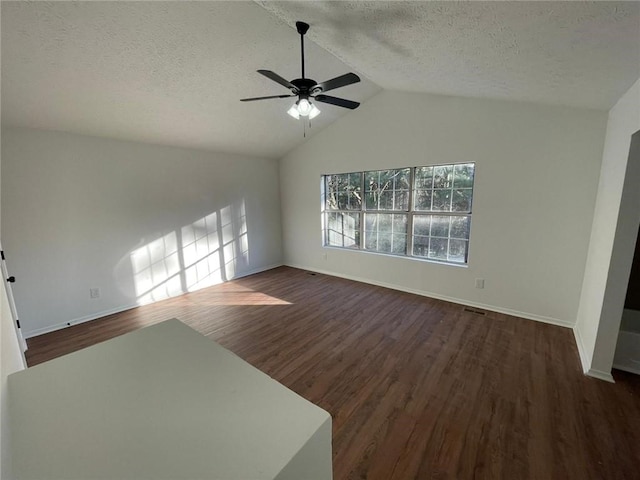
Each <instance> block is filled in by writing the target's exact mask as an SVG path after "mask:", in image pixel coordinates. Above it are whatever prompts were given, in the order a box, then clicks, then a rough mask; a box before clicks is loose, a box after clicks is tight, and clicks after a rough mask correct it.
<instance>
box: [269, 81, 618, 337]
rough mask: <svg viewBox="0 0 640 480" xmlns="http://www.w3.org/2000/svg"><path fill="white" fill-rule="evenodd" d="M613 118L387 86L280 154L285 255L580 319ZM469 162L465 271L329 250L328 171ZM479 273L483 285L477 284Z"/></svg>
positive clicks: (456, 296)
mask: <svg viewBox="0 0 640 480" xmlns="http://www.w3.org/2000/svg"><path fill="white" fill-rule="evenodd" d="M325 108H331V107H329V106H326V107H325ZM606 118H607V117H606V112H600V111H593V110H584V109H574V108H563V107H552V106H543V105H535V104H527V103H515V102H505V101H493V100H479V99H466V98H455V97H444V96H434V95H424V94H413V93H400V92H391V91H384V92H382V93H380V94H379V95H377V96H376V97H374V98H372V99H370V100H369V101H367V102H366V103H365V104H364V105H362V106H361V107H360V108H359V109H358V110H355V111H354V112H352V113H351V114H349V115H347V116H345V117H344V118H342V119H340V120H339V121H337V122H336V123H334V124H332V125H331V126H330V127H329V128H327V129H325V130H324V131H322V132H320V133H319V134H318V135H316V136H314V137H313V138H311V139H310V140H309V141H307V142H306V143H305V144H304V145H302V146H301V147H299V148H297V149H296V150H294V151H293V152H291V153H290V154H289V155H287V156H286V157H285V158H283V159H282V160H281V162H280V184H281V204H282V219H283V241H284V251H285V263H286V264H289V265H294V266H300V267H303V268H308V269H310V270H317V271H325V272H329V273H331V274H334V275H341V276H346V277H351V278H356V279H360V280H364V281H367V282H371V283H377V284H382V285H388V286H391V287H394V288H398V289H402V290H406V291H413V292H417V293H422V294H426V295H429V296H434V297H441V298H449V299H453V300H455V301H459V302H463V303H466V304H471V305H478V306H484V307H485V308H490V309H493V310H497V311H504V312H508V313H513V314H516V315H520V316H524V317H528V318H534V319H538V320H542V321H548V322H552V323H558V324H562V325H568V326H569V325H573V324H574V322H575V319H576V313H577V309H578V301H579V298H580V288H581V285H582V277H583V273H584V264H585V259H586V255H587V248H588V239H589V234H590V231H591V220H592V216H593V208H594V203H595V198H596V190H597V185H598V176H599V172H600V161H601V158H602V149H603V141H604V134H605V126H606ZM469 161H473V162H476V182H475V192H474V208H473V220H472V227H471V241H470V251H469V266H468V268H462V267H455V266H449V265H440V264H435V263H429V262H426V261H416V260H409V259H403V258H397V257H390V256H383V255H376V254H366V253H361V252H352V251H346V250H339V249H323V248H322V245H321V232H320V190H319V187H320V176H321V174H323V173H341V172H350V171H359V170H373V169H384V168H393V167H404V166H414V165H425V164H436V163H448V162H469ZM323 254H327V259H326V260H325V259H324V258H323ZM479 277H481V278H484V279H485V288H484V290H479V289H475V288H474V279H475V278H479Z"/></svg>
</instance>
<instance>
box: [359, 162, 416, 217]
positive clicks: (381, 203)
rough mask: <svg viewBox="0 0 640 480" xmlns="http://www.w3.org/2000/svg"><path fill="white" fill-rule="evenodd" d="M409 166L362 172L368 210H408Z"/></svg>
mask: <svg viewBox="0 0 640 480" xmlns="http://www.w3.org/2000/svg"><path fill="white" fill-rule="evenodd" d="M410 175H411V169H410V168H401V169H397V170H375V171H371V172H365V173H364V188H365V196H366V207H367V209H368V210H375V209H379V210H408V208H409V179H410V178H411V177H410Z"/></svg>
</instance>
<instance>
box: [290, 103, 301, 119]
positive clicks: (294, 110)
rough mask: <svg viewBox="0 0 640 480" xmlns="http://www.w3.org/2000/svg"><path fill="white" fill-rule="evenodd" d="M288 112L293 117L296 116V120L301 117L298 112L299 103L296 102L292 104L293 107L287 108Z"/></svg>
mask: <svg viewBox="0 0 640 480" xmlns="http://www.w3.org/2000/svg"><path fill="white" fill-rule="evenodd" d="M287 113H288V114H289V115H291V116H292V117H293V118H295V119H296V120H298V119H299V118H300V114H299V113H298V105H297V104H296V103H294V104H293V105H291V108H290V109H289V110H287Z"/></svg>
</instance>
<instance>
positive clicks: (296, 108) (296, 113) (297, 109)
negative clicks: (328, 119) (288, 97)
mask: <svg viewBox="0 0 640 480" xmlns="http://www.w3.org/2000/svg"><path fill="white" fill-rule="evenodd" d="M287 113H288V114H289V115H291V116H292V117H293V118H295V119H296V120H298V119H299V118H300V117H309V120H311V119H313V118H316V117H317V116H318V115H320V109H319V108H318V107H316V106H315V105H314V104H313V103H311V102H310V101H309V100H307V99H306V98H301V99H300V100H298V101H297V102H296V103H294V104H293V105H292V106H291V108H290V109H289V110H288V111H287Z"/></svg>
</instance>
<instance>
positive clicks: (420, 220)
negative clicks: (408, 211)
mask: <svg viewBox="0 0 640 480" xmlns="http://www.w3.org/2000/svg"><path fill="white" fill-rule="evenodd" d="M430 228H431V215H414V216H413V234H414V235H426V236H429V229H430Z"/></svg>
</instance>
